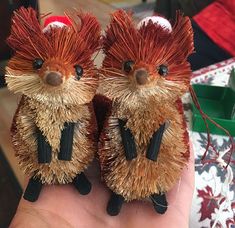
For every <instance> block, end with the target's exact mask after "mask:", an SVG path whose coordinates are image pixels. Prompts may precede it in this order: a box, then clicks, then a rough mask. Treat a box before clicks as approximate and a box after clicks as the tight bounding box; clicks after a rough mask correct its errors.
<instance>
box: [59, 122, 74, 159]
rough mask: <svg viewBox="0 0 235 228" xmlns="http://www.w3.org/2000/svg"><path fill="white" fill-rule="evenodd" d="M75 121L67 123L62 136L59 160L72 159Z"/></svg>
mask: <svg viewBox="0 0 235 228" xmlns="http://www.w3.org/2000/svg"><path fill="white" fill-rule="evenodd" d="M74 126H75V123H67V122H66V123H65V124H64V129H63V131H62V133H61V138H60V152H59V154H58V159H59V160H64V161H70V160H71V158H72V150H73V135H74Z"/></svg>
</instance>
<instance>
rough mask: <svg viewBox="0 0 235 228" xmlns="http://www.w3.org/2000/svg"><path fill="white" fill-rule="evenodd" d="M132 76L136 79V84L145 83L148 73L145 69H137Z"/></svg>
mask: <svg viewBox="0 0 235 228" xmlns="http://www.w3.org/2000/svg"><path fill="white" fill-rule="evenodd" d="M134 77H135V79H136V82H137V84H139V85H145V84H146V83H147V82H148V77H149V74H148V72H147V70H146V69H144V68H142V69H137V70H135V72H134Z"/></svg>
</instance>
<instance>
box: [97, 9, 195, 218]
mask: <svg viewBox="0 0 235 228" xmlns="http://www.w3.org/2000/svg"><path fill="white" fill-rule="evenodd" d="M158 19H159V17H151V18H147V19H145V20H144V21H142V22H140V24H139V25H137V26H136V25H135V24H134V22H133V19H132V17H131V15H130V14H128V13H126V12H124V11H123V10H118V11H116V12H114V13H113V14H112V18H111V22H110V25H109V26H108V28H107V30H106V34H105V36H104V38H103V50H104V53H105V57H104V61H103V65H102V68H101V69H100V72H101V73H100V87H99V94H101V95H103V96H104V97H103V98H104V99H103V100H104V101H105V102H106V104H109V105H107V113H106V118H105V120H104V124H103V130H102V132H101V135H100V142H99V149H98V155H99V160H100V165H101V175H102V178H103V180H104V181H105V183H106V185H107V186H108V187H109V188H110V189H111V190H112V192H113V193H112V196H111V198H110V200H109V202H108V206H107V212H108V214H110V215H117V214H118V213H119V212H120V209H121V206H122V203H123V202H124V201H131V200H136V199H137V200H142V199H146V198H150V199H151V200H152V203H153V206H154V209H155V210H156V212H158V213H160V214H163V213H165V211H166V210H167V206H168V203H167V199H166V196H165V193H166V192H168V191H169V190H170V189H172V187H173V186H174V185H175V184H176V183H177V181H178V180H179V178H180V175H181V172H182V169H183V168H184V167H185V166H186V165H187V162H188V159H189V139H188V134H187V130H186V125H185V120H184V116H183V109H182V103H181V99H180V97H181V96H182V95H183V94H184V93H185V92H186V91H188V89H189V82H190V74H191V70H190V65H189V63H188V62H187V57H188V56H189V55H190V53H192V52H193V49H194V47H193V31H192V27H191V23H190V20H189V18H188V17H183V16H182V15H181V14H179V13H178V15H177V18H176V22H175V24H174V25H173V26H171V24H170V23H169V22H168V21H167V20H166V19H164V18H161V22H159V20H158ZM107 98H108V100H109V101H110V102H108V101H107ZM100 100H101V101H102V99H100Z"/></svg>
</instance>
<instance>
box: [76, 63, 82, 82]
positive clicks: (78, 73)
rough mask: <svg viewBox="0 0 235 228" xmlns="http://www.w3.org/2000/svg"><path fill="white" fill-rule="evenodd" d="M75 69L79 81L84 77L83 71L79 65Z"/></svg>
mask: <svg viewBox="0 0 235 228" xmlns="http://www.w3.org/2000/svg"><path fill="white" fill-rule="evenodd" d="M74 68H75V72H76V78H77V80H80V78H81V77H82V75H83V69H82V67H81V66H79V65H75V66H74Z"/></svg>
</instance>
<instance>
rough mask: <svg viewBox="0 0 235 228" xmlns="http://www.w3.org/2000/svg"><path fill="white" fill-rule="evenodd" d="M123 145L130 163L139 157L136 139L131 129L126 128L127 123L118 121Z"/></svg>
mask: <svg viewBox="0 0 235 228" xmlns="http://www.w3.org/2000/svg"><path fill="white" fill-rule="evenodd" d="M118 123H119V127H120V131H121V137H122V143H123V146H124V150H125V155H126V160H128V161H130V160H132V159H134V158H136V157H137V152H136V145H135V139H134V136H133V135H132V133H131V131H130V129H129V128H125V124H126V122H125V121H123V120H121V119H118Z"/></svg>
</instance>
